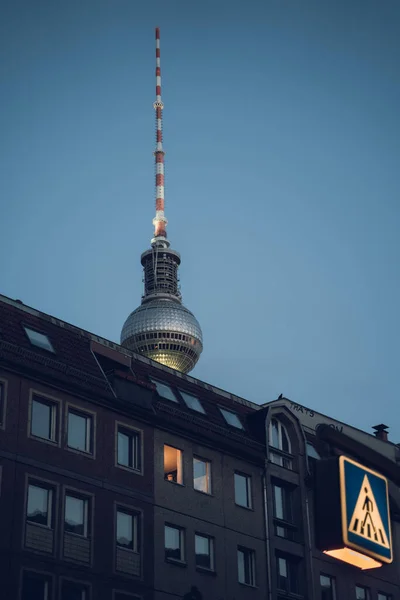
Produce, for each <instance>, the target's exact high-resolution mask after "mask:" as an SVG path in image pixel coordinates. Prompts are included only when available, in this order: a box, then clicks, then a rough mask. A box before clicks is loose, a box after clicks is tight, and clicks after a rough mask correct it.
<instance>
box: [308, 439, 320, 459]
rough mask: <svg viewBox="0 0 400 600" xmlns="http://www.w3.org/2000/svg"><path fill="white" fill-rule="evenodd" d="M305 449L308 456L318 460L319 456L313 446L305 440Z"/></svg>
mask: <svg viewBox="0 0 400 600" xmlns="http://www.w3.org/2000/svg"><path fill="white" fill-rule="evenodd" d="M306 451H307V457H308V458H314V459H315V460H320V458H321V457H320V455H319V454H318V452H317V450H316V449H315V447H314V446H313V445H312V444H310V442H307V444H306Z"/></svg>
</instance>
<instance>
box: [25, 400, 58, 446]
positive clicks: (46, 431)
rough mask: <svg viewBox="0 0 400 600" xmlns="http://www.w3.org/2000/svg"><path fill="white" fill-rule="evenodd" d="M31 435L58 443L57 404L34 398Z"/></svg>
mask: <svg viewBox="0 0 400 600" xmlns="http://www.w3.org/2000/svg"><path fill="white" fill-rule="evenodd" d="M31 435H34V436H35V437H38V438H42V439H43V440H49V441H50V442H56V441H57V404H56V403H54V402H51V401H49V400H47V399H45V398H39V397H38V396H34V397H33V398H32V406H31Z"/></svg>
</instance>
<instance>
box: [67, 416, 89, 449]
mask: <svg viewBox="0 0 400 600" xmlns="http://www.w3.org/2000/svg"><path fill="white" fill-rule="evenodd" d="M92 423H93V419H92V417H91V416H90V415H87V414H85V413H81V412H78V411H75V410H73V409H68V447H69V448H73V449H74V450H80V451H81V452H88V453H91V452H92V448H93V446H92Z"/></svg>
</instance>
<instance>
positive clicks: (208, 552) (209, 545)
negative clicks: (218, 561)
mask: <svg viewBox="0 0 400 600" xmlns="http://www.w3.org/2000/svg"><path fill="white" fill-rule="evenodd" d="M194 543H195V552H196V567H201V568H202V569H209V570H210V571H213V570H214V540H213V538H211V537H209V536H207V535H200V534H198V533H196V535H195V538H194Z"/></svg>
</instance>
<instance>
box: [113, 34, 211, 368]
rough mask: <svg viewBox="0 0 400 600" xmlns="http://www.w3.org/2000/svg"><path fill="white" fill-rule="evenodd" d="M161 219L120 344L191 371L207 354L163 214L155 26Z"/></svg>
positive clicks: (145, 254)
mask: <svg viewBox="0 0 400 600" xmlns="http://www.w3.org/2000/svg"><path fill="white" fill-rule="evenodd" d="M153 106H154V110H155V116H156V149H155V151H154V156H155V166H156V216H155V217H154V219H153V225H154V237H153V239H152V240H151V248H149V249H148V250H146V251H145V252H143V254H142V256H141V263H142V266H143V271H144V294H143V296H142V303H141V305H140V306H139V307H138V308H137V309H136V310H134V311H133V312H132V313H131V314H130V315H129V317H128V318H127V319H126V321H125V323H124V325H123V327H122V332H121V344H122V345H123V346H125V347H126V348H129V349H130V350H133V351H134V352H138V353H139V354H143V355H144V356H147V357H148V358H151V359H153V360H156V361H157V362H160V363H162V364H164V365H166V366H168V367H171V368H173V369H176V370H178V371H182V372H183V373H187V372H189V371H191V370H192V369H193V367H194V366H195V364H196V363H197V361H198V359H199V357H200V354H201V352H202V350H203V336H202V332H201V329H200V325H199V323H198V321H197V319H196V318H195V316H194V315H193V314H192V313H191V312H190V310H188V309H187V308H186V307H185V306H183V304H182V297H181V293H180V289H179V278H178V267H179V265H180V263H181V257H180V255H179V253H178V252H176V251H175V250H172V249H171V248H170V243H169V241H168V239H167V232H166V228H167V223H168V221H167V219H166V218H165V214H164V206H165V201H164V154H165V153H164V149H163V133H162V116H163V109H164V104H163V102H162V100H161V66H160V30H159V29H158V28H156V100H155V102H154V104H153Z"/></svg>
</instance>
